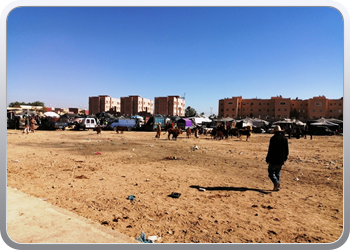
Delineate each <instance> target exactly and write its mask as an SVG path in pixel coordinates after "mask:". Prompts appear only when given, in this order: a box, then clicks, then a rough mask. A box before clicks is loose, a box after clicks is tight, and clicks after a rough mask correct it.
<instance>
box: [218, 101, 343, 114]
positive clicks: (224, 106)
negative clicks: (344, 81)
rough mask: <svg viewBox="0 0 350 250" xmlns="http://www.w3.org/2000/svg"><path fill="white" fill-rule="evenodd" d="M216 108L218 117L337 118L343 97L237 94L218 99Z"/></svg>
mask: <svg viewBox="0 0 350 250" xmlns="http://www.w3.org/2000/svg"><path fill="white" fill-rule="evenodd" d="M218 109H219V110H218V116H219V117H232V118H245V117H256V118H264V119H266V118H275V119H283V118H298V119H316V118H319V117H324V118H337V119H339V118H340V117H342V115H343V98H340V99H327V98H326V97H325V96H316V97H313V98H310V99H307V100H301V99H298V98H296V99H294V100H293V99H290V98H283V97H282V96H276V97H271V99H258V98H255V99H243V98H242V96H238V97H232V98H225V99H220V100H219V108H218Z"/></svg>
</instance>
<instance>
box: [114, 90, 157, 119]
mask: <svg viewBox="0 0 350 250" xmlns="http://www.w3.org/2000/svg"><path fill="white" fill-rule="evenodd" d="M120 103H121V109H120V113H121V114H123V115H137V114H139V113H150V114H153V110H154V106H153V101H152V100H150V99H146V98H142V97H141V96H138V95H130V96H128V97H121V98H120Z"/></svg>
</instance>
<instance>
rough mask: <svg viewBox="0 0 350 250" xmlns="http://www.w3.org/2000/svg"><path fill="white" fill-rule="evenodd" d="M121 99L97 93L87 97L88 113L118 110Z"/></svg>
mask: <svg viewBox="0 0 350 250" xmlns="http://www.w3.org/2000/svg"><path fill="white" fill-rule="evenodd" d="M120 106H121V101H120V99H117V98H112V97H110V96H109V95H99V96H91V97H89V113H90V114H92V115H94V114H97V113H101V112H107V111H110V110H112V111H114V112H120Z"/></svg>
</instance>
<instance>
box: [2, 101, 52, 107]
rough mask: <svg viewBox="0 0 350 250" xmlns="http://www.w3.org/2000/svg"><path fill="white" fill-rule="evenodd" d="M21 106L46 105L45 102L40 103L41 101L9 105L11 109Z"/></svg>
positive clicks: (16, 102) (11, 103)
mask: <svg viewBox="0 0 350 250" xmlns="http://www.w3.org/2000/svg"><path fill="white" fill-rule="evenodd" d="M19 105H28V106H43V107H44V106H45V104H44V103H43V102H39V101H35V102H18V101H15V102H10V103H9V107H15V106H19Z"/></svg>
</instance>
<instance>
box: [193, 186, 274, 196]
mask: <svg viewBox="0 0 350 250" xmlns="http://www.w3.org/2000/svg"><path fill="white" fill-rule="evenodd" d="M190 188H196V189H197V190H198V191H199V189H200V188H204V189H205V190H208V191H240V192H245V191H254V192H259V193H262V194H270V193H271V192H272V191H271V190H264V189H257V188H247V187H201V186H194V185H192V186H190Z"/></svg>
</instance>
